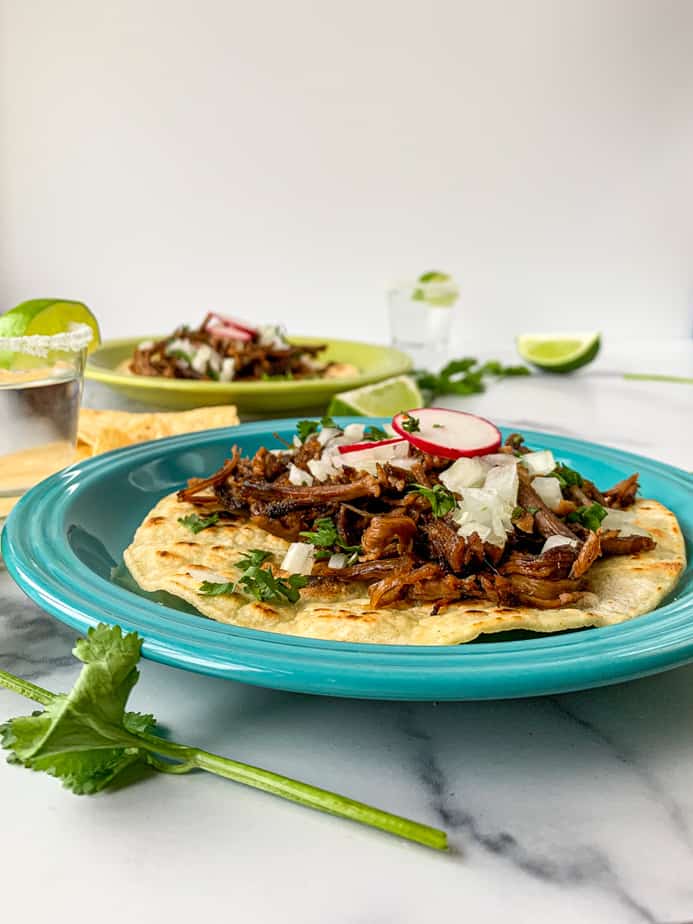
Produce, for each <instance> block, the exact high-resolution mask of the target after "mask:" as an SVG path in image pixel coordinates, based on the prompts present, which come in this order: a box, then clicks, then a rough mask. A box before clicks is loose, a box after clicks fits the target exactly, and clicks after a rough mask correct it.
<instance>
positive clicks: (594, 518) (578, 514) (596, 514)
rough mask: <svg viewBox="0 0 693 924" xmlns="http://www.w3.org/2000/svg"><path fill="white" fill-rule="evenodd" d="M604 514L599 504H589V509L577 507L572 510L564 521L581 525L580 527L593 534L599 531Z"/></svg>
mask: <svg viewBox="0 0 693 924" xmlns="http://www.w3.org/2000/svg"><path fill="white" fill-rule="evenodd" d="M606 514H607V511H606V510H605V509H604V507H602V505H601V504H590V505H589V507H587V506H584V507H578V508H577V510H573V511H572V512H571V513H569V514H568V516H567V517H566V520H567V521H568V522H569V523H581V524H582V526H585V527H586V528H587V529H591V530H592V532H593V533H594V532H596V531H597V530H598V529H599V527H600V525H601V522H602V520H603V519H604V517H605V516H606Z"/></svg>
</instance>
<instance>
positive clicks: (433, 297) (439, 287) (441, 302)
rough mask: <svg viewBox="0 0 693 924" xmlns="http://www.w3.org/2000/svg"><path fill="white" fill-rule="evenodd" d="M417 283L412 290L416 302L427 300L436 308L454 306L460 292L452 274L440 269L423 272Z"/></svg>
mask: <svg viewBox="0 0 693 924" xmlns="http://www.w3.org/2000/svg"><path fill="white" fill-rule="evenodd" d="M417 283H418V285H417V287H416V288H415V289H414V291H413V292H412V296H411V297H412V299H413V300H414V301H415V302H426V303H427V304H429V305H433V306H434V307H436V308H452V306H453V305H454V304H455V302H456V301H457V299H458V297H459V294H460V291H459V289H458V288H457V285H456V283H455V282H454V280H453V278H452V276H448V274H447V273H441V272H440V271H439V270H431V271H430V272H428V273H422V274H421V275H420V276H419V278H418V279H417Z"/></svg>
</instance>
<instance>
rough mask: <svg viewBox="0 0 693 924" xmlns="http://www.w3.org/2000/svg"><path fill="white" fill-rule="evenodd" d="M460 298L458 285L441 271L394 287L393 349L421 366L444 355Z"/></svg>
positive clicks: (390, 308)
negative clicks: (402, 352)
mask: <svg viewBox="0 0 693 924" xmlns="http://www.w3.org/2000/svg"><path fill="white" fill-rule="evenodd" d="M458 297H459V289H458V287H457V284H456V283H455V282H454V280H453V279H452V278H451V277H450V276H448V274H447V273H442V272H439V271H438V270H432V271H431V272H428V273H423V274H422V275H421V276H419V278H418V279H417V280H416V281H415V282H405V283H401V284H399V285H397V286H394V287H393V288H392V289H390V291H389V292H388V293H387V300H388V311H389V318H390V335H391V340H392V345H393V346H394V347H397V348H398V349H401V350H404V351H405V352H408V353H411V354H412V356H413V358H414V361H415V362H417V363H419V364H421V363H427V362H431V361H433V360H434V359H436V358H438V357H441V356H442V355H444V354H445V352H446V351H447V348H448V345H449V341H450V331H451V326H452V317H453V310H454V306H455V304H456V302H457V299H458Z"/></svg>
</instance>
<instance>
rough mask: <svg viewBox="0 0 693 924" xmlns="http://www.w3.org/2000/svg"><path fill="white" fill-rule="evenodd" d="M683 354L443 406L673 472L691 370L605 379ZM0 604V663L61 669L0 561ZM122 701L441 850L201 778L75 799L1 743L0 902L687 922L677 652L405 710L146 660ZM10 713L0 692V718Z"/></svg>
mask: <svg viewBox="0 0 693 924" xmlns="http://www.w3.org/2000/svg"><path fill="white" fill-rule="evenodd" d="M628 363H632V366H629V365H628ZM692 366H693V345H692V344H691V343H690V342H688V343H685V344H677V345H666V344H660V345H655V346H654V347H653V345H652V344H648V345H647V347H644V346H643V347H641V348H640V349H639V351H634V350H631V351H630V352H627V353H623V354H622V355H620V356H619V355H617V354H615V353H614V354H612V355H606V356H604V357H603V358H600V360H599V361H598V362H597V363H596V364H594V366H593V367H590V369H589V371H588V372H586V373H584V374H581V375H577V376H571V377H563V378H561V377H536V378H531V379H527V380H514V381H513V382H507V383H500V384H498V385H496V386H494V387H492V388H491V389H489V391H487V392H486V393H485V394H484V395H480V396H477V397H474V398H470V399H466V400H465V402H464V405H463V406H464V408H465V409H469V410H474V411H477V412H479V413H482V414H484V415H486V416H490V417H493V418H494V419H498V420H502V421H507V422H509V423H512V424H513V425H514V426H517V427H518V428H522V427H523V426H524V427H533V428H537V429H545V430H550V431H552V432H558V433H567V434H570V435H577V436H583V437H586V438H588V439H590V440H594V441H598V442H605V443H608V444H610V445H613V446H619V447H622V448H624V449H628V450H631V451H635V452H641V453H644V454H647V455H651V456H655V457H656V458H658V459H662V460H664V461H669V462H671V463H673V464H676V465H679V466H682V467H685V468H690V467H691V466H690V458H691V456H692V455H693V437H692V436H691V431H690V426H688V427H687V426H686V424H687V423H688V424H690V419H691V394H693V392H691V390H690V387H689V386H683V385H676V384H669V383H653V382H640V381H637V382H634V381H624V380H623V378H622V376H621V375H620V373H621V372H622V371H624V369H628V368H632V369H634V370H637V371H640V372H643V371H648V372H655V373H657V372H659V373H668V374H678V375H688V376H691V375H693V370H692ZM100 399H103V395H99V393H98V392H96V391H94V390H91V391H90V392H89V394H88V400H89V401H90V402H91V403H103V401H100ZM529 408H531V411H530V410H528V409H529ZM0 603H1V604H2V607H1V609H0V612H1V613H2V616H1V617H0V667H2V668H5V669H7V670H10V671H13V672H15V673H18V674H21V675H23V676H24V677H27V678H29V679H32V680H35V681H37V682H39V683H41V684H43V685H44V686H47V687H49V688H51V689H54V690H61V689H65V688H67V687H69V686H70V685H71V683H72V680H73V678H74V676H75V675H76V664H75V661H74V660H73V658H72V656H71V654H70V651H71V647H72V645H73V642H74V638H75V634H74V633H73V632H72V631H70V630H69V629H67V628H65V627H63V626H61V625H60V624H58V623H56V622H55V621H53V620H52V619H50V618H49V617H48V616H47V615H45V614H44V613H42V612H41V611H40V610H39V609H38V608H37V607H35V606H34V605H33V604H31V603H29V602H28V601H27V600H26V599H25V598H24V596H23V594H22V593H21V592H20V591H19V590H18V589H17V588H16V587H15V586H14V584H13V583H12V581H11V580H10V578H9V576H8V575H7V573H6V572H3V573H0ZM132 703H133V706H134V708H136V709H142V710H146V711H153V712H154V713H155V714H156V715H157V716H158V718H159V719H160V721H161V722H162V723H164V724H165V725H166V726H167V727H168V728H169V729H170V731H171V734H172V735H173V737H175V738H176V739H177V740H181V741H187V742H190V743H194V744H199V745H200V746H202V747H205V748H207V749H209V750H212V751H216V752H218V753H222V754H226V755H228V756H230V757H235V758H238V759H240V760H244V761H247V762H249V763H254V764H257V765H260V766H265V767H268V768H269V769H273V770H276V771H278V772H282V773H285V774H287V775H290V776H295V777H298V778H299V779H304V780H307V781H309V782H313V783H315V784H317V785H321V786H324V787H326V788H329V789H334V790H336V791H338V792H343V793H344V794H347V795H351V796H353V797H354V798H357V799H361V800H363V801H366V802H370V803H372V804H374V805H378V806H380V807H382V808H387V809H389V810H391V811H394V812H398V813H400V814H404V815H407V816H409V817H412V818H416V819H418V820H421V821H425V822H428V823H430V824H433V825H436V826H439V827H443V828H445V829H446V830H447V831H448V832H449V834H450V840H451V844H452V846H453V850H452V851H451V853H450V854H449V855H447V856H446V855H438V854H435V853H433V852H432V851H427V850H425V849H423V848H418V847H415V846H412V845H409V844H406V843H403V842H400V841H398V840H396V839H395V838H392V837H388V836H386V835H382V834H379V833H377V832H373V831H370V830H367V829H362V828H361V827H359V826H356V825H352V824H349V823H347V822H343V821H340V820H337V819H334V818H331V817H328V816H325V815H321V814H319V813H316V812H311V811H309V810H307V809H304V808H301V807H298V806H295V805H292V804H289V803H285V802H283V801H282V800H279V799H276V798H274V797H272V796H269V795H265V794H262V793H258V792H255V791H252V790H249V789H246V788H244V787H242V786H239V785H236V784H233V783H229V782H226V781H222V780H219V779H215V778H211V777H210V778H207V777H206V776H205V775H204V774H199V775H197V776H194V777H192V776H189V777H184V778H176V777H168V776H157V777H156V778H153V779H150V780H148V781H146V782H143V783H140V784H138V785H136V786H134V787H131V788H127V789H124V790H121V791H119V792H115V793H111V794H108V795H101V796H98V797H91V798H90V797H82V798H79V797H76V796H73V795H71V794H69V793H67V792H66V791H64V790H62V789H61V788H60V785H59V784H58V783H57V781H55V780H53V779H52V778H49V777H47V776H43V775H41V774H32V773H29V772H27V771H25V770H21V769H18V768H16V767H13V766H10V765H8V764H6V763H5V762H4V761H0V805H1V806H2V828H3V837H2V839H1V843H2V848H0V853H1V860H2V880H1V881H2V882H3V886H4V888H3V898H2V906H3V911H4V913H5V914H6V915H7V916H8V919H9V917H10V915H11V913H12V912H14V913H15V914H16V916H17V919H18V920H23V921H24V920H26V921H34V920H39V919H46V920H48V919H50V920H52V921H58V922H62V921H68V920H70V921H75V922H81V921H90V922H95V921H99V922H104V924H111V922H114V924H115V922H120V921H123V920H125V919H130V920H151V921H159V920H166V919H168V920H174V921H178V920H183V919H186V918H188V919H194V920H197V921H202V920H205V919H206V918H209V919H211V918H212V917H214V918H215V919H222V920H226V919H229V920H238V921H243V922H245V924H265V922H271V921H281V922H288V924H293V922H301V924H318V922H319V924H325V922H335V924H390V922H393V924H394V922H397V924H419V922H429V921H430V920H444V919H463V920H465V921H474V922H484V924H485V922H501V921H502V922H506V921H508V920H512V921H513V924H525V922H526V924H537V922H545V921H546V922H561V924H572V922H575V924H585V922H593V921H594V922H611V924H631V922H632V924H637V922H657V924H684V922H689V924H690V922H693V783H692V782H691V781H692V779H693V665H690V666H688V667H683V668H679V669H678V670H674V671H670V672H668V673H665V674H660V675H658V676H654V677H650V678H646V679H643V680H639V681H635V682H631V683H628V684H623V685H619V686H613V687H607V688H602V689H599V690H591V691H586V692H582V693H573V694H568V695H563V696H555V697H546V698H542V699H530V700H517V701H506V702H487V703H445V704H415V703H414V704H410V703H385V702H361V701H350V700H339V699H329V698H319V697H310V696H302V695H296V694H286V693H281V692H276V691H272V690H262V689H256V688H253V687H249V686H243V685H241V684H238V683H233V682H229V681H221V680H216V679H212V678H208V677H202V676H196V675H194V674H189V673H186V672H184V671H180V670H176V669H174V668H169V667H163V666H161V665H158V664H154V663H151V662H144V663H143V666H142V676H141V680H140V683H139V685H138V687H137V689H136V690H135V693H134V696H133V700H132ZM30 708H31V707H30V706H29V704H28V703H27V702H26V701H24V700H21V699H20V698H18V697H16V696H14V695H13V694H10V693H8V692H6V691H0V721H1V720H2V719H4V718H5V717H9V716H11V715H18V714H22V713H25V712H28V711H30Z"/></svg>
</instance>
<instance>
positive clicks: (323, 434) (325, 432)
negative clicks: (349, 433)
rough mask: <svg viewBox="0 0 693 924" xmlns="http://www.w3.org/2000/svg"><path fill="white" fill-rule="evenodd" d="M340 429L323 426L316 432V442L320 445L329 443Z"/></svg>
mask: <svg viewBox="0 0 693 924" xmlns="http://www.w3.org/2000/svg"><path fill="white" fill-rule="evenodd" d="M340 432H341V431H340V430H339V429H338V428H337V427H323V428H322V429H321V430H320V433H318V442H319V443H320V445H321V446H324V445H325V443H329V441H330V440H333V439H335V438H336V437H338V436H339V435H340Z"/></svg>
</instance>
